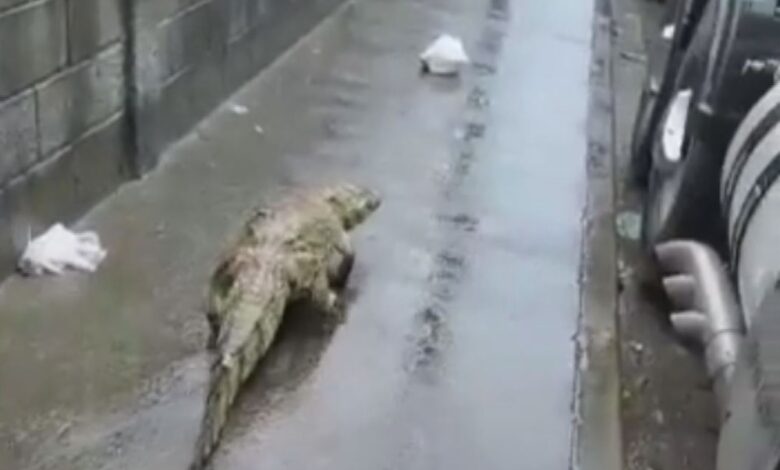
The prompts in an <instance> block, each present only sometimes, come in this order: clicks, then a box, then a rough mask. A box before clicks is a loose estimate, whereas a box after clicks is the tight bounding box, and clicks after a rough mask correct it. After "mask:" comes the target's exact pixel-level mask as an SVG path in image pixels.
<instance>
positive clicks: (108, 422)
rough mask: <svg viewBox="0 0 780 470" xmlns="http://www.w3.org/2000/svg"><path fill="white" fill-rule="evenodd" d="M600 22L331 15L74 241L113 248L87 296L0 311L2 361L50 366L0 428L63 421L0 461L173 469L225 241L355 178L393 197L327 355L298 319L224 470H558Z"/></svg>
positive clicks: (459, 1)
mask: <svg viewBox="0 0 780 470" xmlns="http://www.w3.org/2000/svg"><path fill="white" fill-rule="evenodd" d="M592 12H593V6H592V4H591V2H587V1H584V2H571V1H569V0H544V1H539V0H479V1H475V0H416V1H413V0H362V1H359V2H356V3H354V4H349V5H346V6H345V7H344V8H342V9H341V10H339V11H338V12H337V13H336V14H335V15H334V16H333V17H331V18H330V19H328V20H327V21H326V23H324V24H323V25H322V26H321V27H319V28H318V29H317V30H316V31H315V32H314V33H313V34H312V35H310V36H309V37H307V38H306V39H305V40H304V41H302V42H301V43H299V44H298V45H297V46H296V47H295V48H294V49H293V50H292V51H291V52H290V53H289V54H287V55H286V56H285V57H284V58H282V59H281V60H280V61H278V62H277V63H276V64H274V65H273V66H272V67H271V68H270V69H268V70H267V71H265V72H263V73H262V74H261V75H260V76H259V77H258V78H257V79H256V80H255V81H253V82H252V83H250V84H249V85H248V86H247V87H246V88H245V89H244V90H242V91H241V92H240V93H238V94H237V95H236V96H235V97H233V98H232V102H235V103H240V104H242V105H244V106H247V107H248V108H249V113H248V114H246V115H237V114H235V113H232V112H231V111H230V108H229V107H228V106H225V107H224V109H221V110H220V111H218V112H217V113H215V115H214V116H212V117H211V118H209V119H207V120H206V121H205V122H204V123H202V124H201V125H200V126H199V127H198V129H197V132H195V133H194V134H193V136H191V137H190V138H188V139H186V140H185V141H184V142H182V143H181V144H180V145H178V146H177V147H176V148H175V149H173V150H172V152H171V155H170V156H169V157H168V159H167V160H166V162H165V163H164V164H163V165H162V167H161V168H160V169H159V170H157V171H156V172H155V173H154V174H153V175H151V176H150V177H149V178H147V179H145V180H143V181H141V182H137V183H133V184H131V185H129V186H127V187H126V188H124V189H123V190H122V191H120V192H119V194H118V195H116V196H115V197H113V198H112V199H111V200H109V201H107V202H106V203H105V204H103V205H101V206H100V207H99V208H97V210H95V211H93V213H92V214H90V215H89V216H88V217H87V218H86V219H85V221H84V222H83V225H87V226H90V227H97V228H98V229H99V230H100V232H101V235H103V236H104V238H105V240H106V243H107V245H108V246H109V247H110V249H111V250H112V258H111V259H110V260H109V262H108V264H107V265H106V266H105V269H104V271H102V273H103V277H102V278H101V279H100V280H97V279H91V280H90V279H86V278H84V277H73V278H65V279H59V280H46V281H42V282H40V283H34V284H26V283H24V281H21V280H18V279H13V280H11V281H10V282H9V283H7V284H6V285H5V286H4V287H3V289H2V290H0V307H2V308H3V310H4V311H8V312H10V313H9V314H8V315H7V316H6V317H5V319H4V320H2V322H4V324H0V327H2V326H12V327H16V328H19V327H20V325H22V326H23V327H24V328H22V330H23V331H22V334H21V335H14V336H12V335H11V334H10V333H5V332H2V333H0V348H2V349H3V351H4V352H5V353H6V354H7V356H6V357H8V358H10V359H9V363H11V362H10V361H11V360H13V359H14V358H17V359H19V358H23V357H33V359H30V360H32V361H34V362H35V361H37V362H36V363H35V364H33V366H34V367H37V368H38V369H36V370H45V369H48V371H47V372H46V374H47V375H46V378H45V379H38V378H35V377H33V378H26V379H25V380H21V381H16V380H15V378H17V377H27V376H25V375H23V374H25V373H26V372H25V371H24V370H22V369H21V368H20V367H11V368H5V367H4V368H3V370H2V371H0V384H2V385H6V389H7V390H10V392H8V393H9V394H10V396H11V397H14V396H16V397H19V402H17V403H21V404H20V405H18V406H14V407H10V406H6V407H5V408H4V407H3V406H2V405H0V417H2V416H5V417H6V418H8V417H12V418H13V421H11V422H14V423H19V427H20V428H22V427H25V426H27V425H29V424H30V422H31V421H32V419H28V416H29V415H30V414H31V413H32V414H36V413H37V414H38V415H41V416H43V415H45V416H48V417H51V415H52V413H53V414H54V415H56V416H57V418H56V420H63V421H65V422H66V424H65V426H66V427H65V428H63V429H65V430H66V431H62V430H61V429H60V427H59V426H60V425H59V424H57V426H56V427H55V429H60V431H58V433H59V434H64V435H65V437H64V438H63V436H62V435H60V436H59V437H58V439H59V438H62V439H60V440H57V439H55V441H57V443H55V444H51V443H50V445H51V446H52V447H51V448H58V446H59V447H61V448H64V449H65V450H64V451H62V450H58V451H57V452H56V455H57V456H58V458H60V457H63V456H67V458H64V457H63V458H60V459H59V461H58V463H53V462H54V460H56V459H53V458H46V459H41V458H37V459H36V458H33V459H31V458H29V455H26V454H30V453H35V451H34V450H31V449H32V448H33V447H34V446H32V445H31V444H29V443H25V442H24V439H22V438H19V445H18V446H16V447H13V446H9V447H12V450H11V451H8V450H7V449H8V447H7V448H5V449H6V451H5V452H4V453H3V454H2V455H0V462H6V463H9V462H16V467H17V468H79V469H80V470H86V469H93V468H94V469H98V468H99V469H104V468H105V469H109V468H138V469H140V468H183V465H184V463H185V461H186V460H187V458H188V457H187V456H188V453H189V452H190V450H191V444H192V439H193V438H194V434H195V430H196V427H197V422H198V419H199V416H200V412H201V411H202V410H200V408H199V406H198V405H197V403H200V401H199V400H200V399H201V398H202V396H201V394H202V386H201V385H202V371H203V367H202V364H200V363H199V360H198V359H197V354H198V353H199V352H200V351H201V350H202V346H203V338H204V332H205V322H204V321H203V317H202V314H201V308H200V305H201V300H202V293H203V289H204V286H205V282H206V278H207V276H208V274H209V271H210V269H211V267H212V266H213V265H214V260H215V259H216V257H217V255H218V253H219V251H220V250H221V248H222V247H223V246H224V243H225V240H227V239H228V238H229V236H230V234H231V233H235V230H236V229H237V227H239V226H240V224H241V223H242V222H243V220H244V219H245V216H246V214H247V213H248V211H249V210H251V208H252V207H253V206H254V205H255V203H256V202H257V201H264V200H265V201H267V200H270V199H273V198H275V197H278V195H279V194H281V193H283V192H284V191H286V190H289V189H290V188H295V187H301V186H309V185H314V184H319V183H322V182H328V181H338V180H343V179H348V180H354V181H356V182H359V183H363V184H367V185H369V186H372V187H375V188H377V189H378V190H379V191H380V192H381V193H382V194H383V196H384V205H383V206H382V208H381V210H380V211H379V212H378V213H377V214H376V216H375V217H374V218H372V219H370V220H369V222H368V223H367V224H366V225H365V226H364V227H362V228H360V229H359V230H358V231H357V233H356V234H355V239H356V246H357V250H358V256H359V259H358V263H357V265H356V268H355V272H354V273H353V276H352V279H351V283H350V287H349V292H348V295H349V299H350V309H349V319H348V321H347V323H346V324H344V325H343V326H342V327H341V328H340V329H339V330H338V331H336V332H335V334H334V335H332V336H330V337H323V336H322V334H321V333H319V331H318V330H317V329H316V328H311V327H310V325H309V323H310V322H309V321H308V320H307V319H306V315H305V312H303V313H299V314H297V315H293V317H292V319H291V321H289V322H287V324H286V325H285V326H284V329H283V331H282V333H281V336H280V341H279V344H278V345H277V346H276V347H275V349H274V350H273V351H272V352H271V355H270V356H269V358H268V360H267V361H265V363H264V364H263V366H262V367H261V370H260V371H259V372H258V374H257V377H255V379H254V380H253V381H252V383H251V385H250V387H249V389H248V390H247V392H246V393H245V394H244V396H243V398H242V400H241V402H240V404H239V408H238V411H237V412H236V413H234V416H235V419H234V420H233V423H232V424H231V426H230V429H229V430H228V432H227V435H226V439H225V443H224V446H223V447H222V449H221V450H220V451H219V452H218V454H217V455H216V457H215V459H214V464H213V466H214V468H215V469H217V470H222V469H224V470H242V469H257V468H263V469H266V470H274V469H302V468H306V469H310V470H316V469H335V468H339V469H344V470H348V469H356V470H358V469H359V470H366V469H383V470H384V469H399V470H400V469H404V470H414V469H444V468H447V469H474V468H489V469H528V470H537V469H539V470H542V469H544V470H547V469H565V468H568V466H569V459H570V447H571V431H572V427H573V419H574V418H573V416H572V411H571V409H572V402H573V387H574V371H575V346H574V343H573V341H572V338H573V336H574V335H575V334H576V330H577V324H578V315H579V296H580V292H579V286H578V272H579V266H580V244H581V232H582V228H581V216H582V210H583V204H584V198H585V157H586V154H587V145H586V135H585V124H586V110H587V102H588V76H589V66H590V54H591V50H590V34H591V25H592ZM440 32H450V33H453V34H456V35H460V36H462V37H463V38H464V41H465V42H466V45H467V48H468V50H469V52H470V53H471V55H472V58H473V60H474V64H473V66H472V67H470V68H469V69H468V70H467V71H466V72H465V73H464V74H463V76H462V77H461V78H457V79H443V78H436V77H429V76H422V75H420V74H419V73H418V72H419V64H418V61H417V54H418V53H419V51H420V50H421V49H422V48H423V47H424V46H425V45H426V44H427V43H428V42H429V41H430V40H432V39H433V38H434V37H435V36H436V34H438V33H440ZM258 126H259V128H258ZM260 128H261V129H262V132H260V130H259V129H260ZM96 292H99V294H96ZM31 299H32V300H31ZM54 305H56V306H57V309H56V310H57V314H56V317H55V316H54V315H53V314H50V313H48V312H49V310H50V309H49V308H48V307H51V306H54ZM109 311H110V312H111V315H112V318H111V321H108V320H105V317H106V312H109ZM163 312H164V313H163ZM46 315H51V316H50V317H48V321H51V322H60V326H53V327H50V328H49V331H51V330H52V329H53V330H57V329H59V330H58V335H57V336H58V338H60V339H59V340H58V341H56V342H54V343H53V344H49V343H47V342H46V341H45V335H44V334H43V333H39V332H38V330H36V329H35V325H42V324H44V323H45V322H46V321H47V320H46V319H47V317H46ZM68 315H72V316H73V317H76V318H73V317H70V319H69V320H67V321H66V320H62V317H63V316H65V317H67V316H68ZM9 318H10V319H9ZM22 318H24V320H22ZM30 318H34V320H30ZM90 322H96V323H94V324H93V323H90ZM100 322H103V323H100ZM85 324H88V325H90V328H87V329H86V330H85V329H84V328H83V325H85ZM78 325H81V329H78ZM100 325H103V326H100ZM117 328H122V330H121V332H119V331H118V330H115V329H117ZM0 331H3V328H0ZM5 331H8V329H6V330H5ZM106 331H109V332H113V333H116V334H115V335H114V339H104V340H103V341H102V342H100V344H97V342H95V344H93V342H91V341H92V339H94V338H105V337H106V335H105V333H106ZM48 334H51V333H48ZM117 336H122V338H121V339H117V338H116V337H117ZM69 337H75V338H77V341H76V345H73V344H71V342H69V341H67V338H69ZM90 338H92V339H90ZM85 344H87V346H84V345H85ZM32 347H37V348H39V349H37V351H38V352H37V353H36V354H30V351H29V350H27V349H25V348H32ZM84 350H86V351H88V352H89V358H90V359H89V364H88V366H87V365H86V364H85V363H84V360H85V359H84V356H83V353H84ZM41 351H42V352H41ZM193 357H195V358H196V359H193V360H190V359H188V358H193ZM117 363H119V364H122V365H121V366H117ZM177 364H185V365H187V368H186V369H185V370H184V372H181V371H179V372H178V373H177V374H174V375H175V376H176V379H175V380H171V379H170V377H169V375H170V374H169V372H166V371H169V370H171V365H173V368H174V369H175V368H177V367H178V366H177ZM199 364H200V365H199ZM74 371H76V375H77V376H78V380H73V377H74V375H73V374H74ZM160 377H162V378H160ZM149 379H154V380H152V381H153V382H155V383H162V384H164V385H159V386H157V387H156V388H155V387H153V388H155V390H156V391H153V392H144V393H151V394H153V395H154V398H153V399H152V400H147V401H144V402H143V403H144V404H141V405H139V404H138V401H137V400H136V398H134V397H135V395H134V394H131V393H126V392H125V391H124V390H125V389H127V388H128V387H129V386H130V384H136V383H141V382H144V381H148V380H149ZM58 384H59V385H62V386H61V387H60V386H59V385H58ZM166 384H167V385H166ZM42 387H45V388H46V389H47V393H46V394H37V395H36V394H35V391H37V390H39V389H40V388H42ZM85 394H86V396H85ZM86 397H89V398H86ZM142 401H143V400H142ZM117 410H118V411H117ZM94 414H98V415H100V416H108V418H100V419H98V420H97V421H96V422H97V423H98V424H89V423H90V419H92V418H85V416H91V415H94ZM60 416H77V418H73V419H72V421H73V423H75V424H71V423H70V421H68V420H70V419H71V418H61V417H60ZM56 420H55V421H56ZM7 422H8V421H7ZM84 423H87V424H84ZM51 426H53V425H49V428H51ZM4 431H5V432H8V430H7V429H5V430H3V429H2V425H0V434H2V433H3V432H4ZM33 434H34V433H33ZM44 434H45V433H44ZM96 436H97V437H96ZM17 437H18V436H17ZM17 437H15V438H17ZM62 441H64V444H63V443H62ZM47 442H49V441H47ZM48 448H49V447H47V449H48ZM80 448H88V451H89V453H90V456H89V457H73V455H75V454H77V453H79V452H80V451H79V450H78V449H80ZM74 449H77V450H74ZM38 452H39V453H40V450H39V451H38ZM19 462H25V464H19ZM30 462H34V463H30ZM64 462H70V463H69V464H65V463H64ZM3 468H5V467H3ZM9 468H11V467H9Z"/></svg>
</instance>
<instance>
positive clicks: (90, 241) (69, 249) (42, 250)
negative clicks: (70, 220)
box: [18, 224, 107, 276]
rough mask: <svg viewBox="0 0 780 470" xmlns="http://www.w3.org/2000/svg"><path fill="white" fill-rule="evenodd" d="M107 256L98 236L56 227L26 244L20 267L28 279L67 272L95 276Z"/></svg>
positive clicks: (59, 226)
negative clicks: (92, 273) (94, 273)
mask: <svg viewBox="0 0 780 470" xmlns="http://www.w3.org/2000/svg"><path fill="white" fill-rule="evenodd" d="M106 254H107V252H106V250H105V249H103V247H102V246H101V244H100V237H98V234H97V233H95V232H83V233H75V232H71V231H70V230H68V229H66V228H65V227H64V226H63V225H62V224H55V225H53V226H52V227H51V228H50V229H49V230H47V231H46V232H45V233H43V234H42V235H40V236H39V237H37V238H35V239H33V240H30V241H29V242H28V243H27V247H26V248H25V250H24V253H22V257H21V258H20V260H19V264H18V267H19V270H20V271H21V272H22V273H24V274H26V275H28V276H41V275H44V274H62V273H63V272H64V271H65V270H66V269H75V270H78V271H85V272H95V271H96V270H97V268H98V266H99V265H100V263H101V262H102V261H103V260H104V259H105V257H106Z"/></svg>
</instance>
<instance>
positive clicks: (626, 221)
mask: <svg viewBox="0 0 780 470" xmlns="http://www.w3.org/2000/svg"><path fill="white" fill-rule="evenodd" d="M615 225H616V226H617V232H618V235H620V237H621V238H623V239H625V240H632V241H636V240H639V238H640V237H641V236H642V216H641V215H639V213H637V212H634V211H623V212H621V213H620V214H618V216H617V220H616V221H615Z"/></svg>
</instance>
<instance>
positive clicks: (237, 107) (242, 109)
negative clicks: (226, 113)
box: [230, 103, 249, 116]
mask: <svg viewBox="0 0 780 470" xmlns="http://www.w3.org/2000/svg"><path fill="white" fill-rule="evenodd" d="M230 111H231V112H233V114H238V115H239V116H243V115H245V114H248V113H249V108H247V107H246V106H244V105H242V104H237V103H231V104H230Z"/></svg>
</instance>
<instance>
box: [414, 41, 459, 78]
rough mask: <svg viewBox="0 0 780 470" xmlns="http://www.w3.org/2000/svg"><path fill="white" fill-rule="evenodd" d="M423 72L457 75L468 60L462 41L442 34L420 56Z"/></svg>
mask: <svg viewBox="0 0 780 470" xmlns="http://www.w3.org/2000/svg"><path fill="white" fill-rule="evenodd" d="M420 60H421V61H422V63H423V71H424V72H426V73H430V74H433V75H457V74H458V73H459V72H460V69H461V67H463V66H464V65H467V64H468V63H469V62H470V60H469V56H468V54H466V48H465V47H464V46H463V41H462V40H461V39H460V38H457V37H455V36H450V35H449V34H442V35H441V36H439V37H438V38H437V39H436V40H435V41H433V43H431V45H430V46H428V48H427V49H425V51H423V53H422V54H420Z"/></svg>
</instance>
